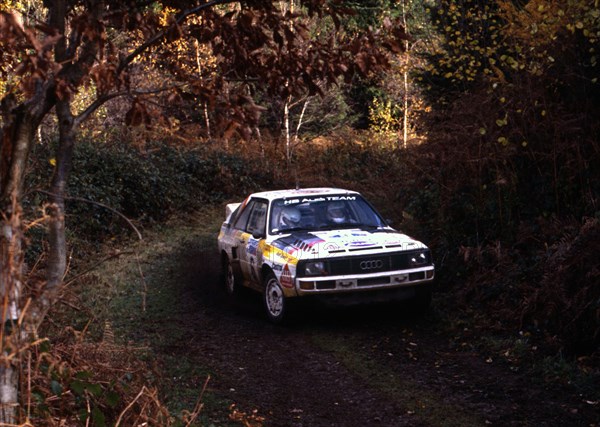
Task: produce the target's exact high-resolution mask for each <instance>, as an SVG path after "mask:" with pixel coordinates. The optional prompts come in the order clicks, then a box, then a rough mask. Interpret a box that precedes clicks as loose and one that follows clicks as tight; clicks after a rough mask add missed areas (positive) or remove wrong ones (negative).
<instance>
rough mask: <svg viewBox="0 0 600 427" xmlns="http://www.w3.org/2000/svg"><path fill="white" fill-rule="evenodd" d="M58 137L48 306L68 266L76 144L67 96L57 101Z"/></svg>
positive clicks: (52, 202)
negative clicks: (69, 192) (68, 204)
mask: <svg viewBox="0 0 600 427" xmlns="http://www.w3.org/2000/svg"><path fill="white" fill-rule="evenodd" d="M56 115H57V117H58V130H59V141H58V149H57V151H56V168H55V170H54V175H53V177H52V183H51V187H50V201H51V205H50V209H49V212H50V223H49V224H48V244H49V248H48V266H47V279H48V282H47V284H46V291H47V292H45V293H44V296H43V297H44V301H43V304H44V305H45V306H49V305H50V304H51V303H52V301H53V300H54V298H55V297H56V294H57V292H58V291H59V289H60V285H61V284H62V281H63V277H64V275H65V271H66V268H67V243H66V237H65V192H66V188H67V181H68V179H69V174H70V172H71V166H72V161H73V150H74V147H75V132H74V127H73V126H74V120H73V115H72V113H71V108H70V100H69V99H66V100H61V101H58V102H57V103H56Z"/></svg>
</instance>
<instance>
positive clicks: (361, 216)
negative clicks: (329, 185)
mask: <svg viewBox="0 0 600 427" xmlns="http://www.w3.org/2000/svg"><path fill="white" fill-rule="evenodd" d="M356 226H358V227H377V228H378V227H385V226H386V224H385V221H383V219H382V218H381V217H380V215H379V214H378V213H377V211H375V209H374V208H373V207H372V206H371V205H370V204H369V203H368V202H366V201H365V200H364V199H363V198H362V197H360V196H358V195H339V196H338V195H332V196H329V195H327V196H319V195H317V196H314V197H304V198H297V199H277V200H274V201H273V203H272V208H271V220H270V222H269V230H270V233H272V234H280V233H285V232H286V231H287V230H295V231H298V230H303V231H311V230H316V231H318V230H333V229H337V228H340V227H342V228H349V227H356Z"/></svg>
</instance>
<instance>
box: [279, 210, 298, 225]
mask: <svg viewBox="0 0 600 427" xmlns="http://www.w3.org/2000/svg"><path fill="white" fill-rule="evenodd" d="M300 216H301V214H300V211H299V210H298V209H296V208H293V207H286V208H283V210H282V211H281V226H282V227H288V228H289V227H295V226H297V225H298V223H299V222H300Z"/></svg>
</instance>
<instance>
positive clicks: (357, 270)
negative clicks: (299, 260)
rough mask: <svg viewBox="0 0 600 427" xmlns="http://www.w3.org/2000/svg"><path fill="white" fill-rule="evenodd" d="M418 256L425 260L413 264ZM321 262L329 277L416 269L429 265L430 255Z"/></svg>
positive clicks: (301, 271) (300, 273) (404, 254)
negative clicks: (325, 267)
mask: <svg viewBox="0 0 600 427" xmlns="http://www.w3.org/2000/svg"><path fill="white" fill-rule="evenodd" d="M420 254H425V259H419V262H418V263H414V262H413V261H412V259H413V258H415V257H418V255H420ZM311 261H313V260H311ZM322 261H323V262H325V263H326V264H327V271H328V272H329V275H331V276H343V275H355V274H370V273H381V272H386V271H398V270H406V269H410V268H416V267H424V266H427V265H431V253H430V252H429V251H428V250H417V251H410V252H396V253H390V254H381V255H369V256H353V257H343V258H332V259H325V260H322ZM303 275H304V268H303V266H302V265H299V268H298V276H299V277H302V276H303ZM411 280H412V279H411Z"/></svg>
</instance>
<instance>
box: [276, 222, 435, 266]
mask: <svg viewBox="0 0 600 427" xmlns="http://www.w3.org/2000/svg"><path fill="white" fill-rule="evenodd" d="M271 244H272V245H273V246H275V247H277V248H279V249H281V250H283V251H285V252H287V253H288V254H290V255H293V256H295V257H296V258H298V259H308V258H321V257H335V256H348V255H351V254H357V253H367V254H368V253H371V252H376V253H382V252H398V251H405V250H417V249H426V248H427V247H426V246H425V245H424V244H423V243H421V242H419V241H418V240H415V239H413V238H411V237H409V236H407V235H406V234H402V233H399V232H397V231H395V230H391V229H374V230H364V229H350V230H328V231H313V232H298V233H292V234H289V235H286V236H284V237H281V238H279V239H276V240H274V241H273V242H272V243H271Z"/></svg>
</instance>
